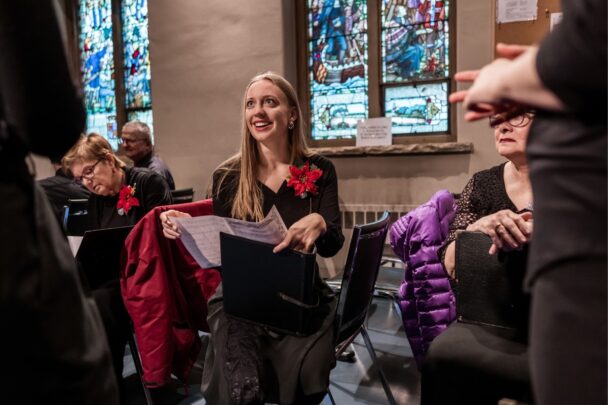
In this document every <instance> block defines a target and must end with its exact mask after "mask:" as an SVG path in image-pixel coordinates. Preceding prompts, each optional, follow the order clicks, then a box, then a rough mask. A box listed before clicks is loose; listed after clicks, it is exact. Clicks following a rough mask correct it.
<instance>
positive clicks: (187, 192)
mask: <svg viewBox="0 0 608 405" xmlns="http://www.w3.org/2000/svg"><path fill="white" fill-rule="evenodd" d="M171 198H172V199H173V204H183V203H189V202H192V201H193V200H194V189H193V188H180V189H179V190H171Z"/></svg>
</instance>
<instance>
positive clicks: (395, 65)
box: [382, 0, 449, 83]
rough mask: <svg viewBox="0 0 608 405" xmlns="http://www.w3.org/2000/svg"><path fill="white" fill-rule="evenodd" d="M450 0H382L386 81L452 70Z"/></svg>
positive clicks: (431, 76)
mask: <svg viewBox="0 0 608 405" xmlns="http://www.w3.org/2000/svg"><path fill="white" fill-rule="evenodd" d="M447 18H448V0H407V2H406V1H398V0H382V79H383V82H384V83H394V82H408V81H415V80H429V79H444V78H446V77H448V74H449V25H448V21H447Z"/></svg>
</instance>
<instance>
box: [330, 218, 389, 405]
mask: <svg viewBox="0 0 608 405" xmlns="http://www.w3.org/2000/svg"><path fill="white" fill-rule="evenodd" d="M389 219H390V218H389V214H388V212H384V214H383V215H382V217H381V218H380V219H379V220H378V221H376V222H373V223H369V224H366V225H355V227H354V228H353V236H352V238H351V241H350V247H349V250H348V256H347V258H346V266H345V267H344V274H343V276H342V285H341V287H340V299H339V301H338V307H337V310H336V319H335V328H336V330H335V332H336V333H335V335H336V351H335V354H336V357H338V356H339V355H340V354H341V353H342V352H343V351H344V350H345V349H346V348H347V347H348V345H350V344H351V343H352V341H353V340H354V339H355V338H356V337H357V336H358V335H359V334H361V336H362V337H363V340H364V342H365V347H366V348H367V351H368V352H369V355H370V356H371V358H372V364H373V365H374V366H375V367H376V368H377V370H378V374H379V375H380V381H381V382H382V387H383V388H384V392H385V393H386V397H387V399H388V402H389V404H395V398H394V397H393V393H392V392H391V389H390V387H389V385H388V382H387V380H386V377H385V375H384V372H383V371H382V369H381V368H380V366H379V365H378V364H377V358H376V351H375V350H374V346H373V345H372V342H371V340H370V338H369V335H368V333H367V329H366V328H365V325H364V322H365V319H366V318H367V312H368V310H369V306H370V304H371V301H372V298H373V296H374V286H375V284H376V278H377V277H378V270H379V268H380V260H381V259H382V252H383V249H384V241H385V239H386V233H387V231H388V225H389ZM328 395H329V398H330V400H331V402H332V403H333V404H335V402H334V399H333V397H332V396H331V392H328Z"/></svg>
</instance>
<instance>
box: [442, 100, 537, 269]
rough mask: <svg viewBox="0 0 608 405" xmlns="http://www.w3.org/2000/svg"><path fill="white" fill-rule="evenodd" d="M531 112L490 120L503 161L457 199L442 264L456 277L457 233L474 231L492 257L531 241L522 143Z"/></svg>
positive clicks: (529, 194) (475, 177)
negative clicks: (487, 240) (483, 239)
mask: <svg viewBox="0 0 608 405" xmlns="http://www.w3.org/2000/svg"><path fill="white" fill-rule="evenodd" d="M533 118H534V113H533V112H530V111H525V112H523V113H522V112H519V113H516V114H508V115H507V114H499V115H493V116H491V117H490V126H491V127H492V128H493V129H494V142H495V146H496V150H497V151H498V153H499V154H500V155H501V156H503V157H505V158H507V162H505V163H502V164H500V165H498V166H495V167H492V168H491V169H487V170H482V171H480V172H477V173H475V174H474V175H473V178H472V179H471V180H469V182H468V183H467V185H466V186H465V188H464V190H462V193H461V195H460V198H459V199H458V203H457V204H458V205H457V211H456V217H455V218H454V222H452V225H451V226H450V234H449V235H448V239H447V242H446V244H447V248H446V249H445V256H444V265H445V268H446V270H447V272H448V274H449V275H450V276H452V277H453V275H454V260H455V254H454V253H455V240H456V234H457V232H458V231H463V230H466V231H478V232H483V233H485V234H486V235H488V236H489V237H490V238H491V239H492V242H493V245H492V247H491V248H490V252H489V253H490V254H495V253H496V252H497V251H498V250H504V251H509V250H514V249H519V248H520V247H522V246H523V245H524V244H526V243H528V242H529V241H530V238H531V236H532V213H531V211H532V186H531V185H530V178H529V177H528V161H527V159H526V142H527V140H528V131H529V130H530V123H531V122H532V119H533Z"/></svg>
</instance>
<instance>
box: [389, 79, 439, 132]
mask: <svg viewBox="0 0 608 405" xmlns="http://www.w3.org/2000/svg"><path fill="white" fill-rule="evenodd" d="M448 90H449V89H448V81H443V82H438V83H429V84H418V85H405V86H397V87H387V88H385V93H384V113H385V116H386V117H391V118H392V124H393V125H392V132H393V135H416V134H424V133H447V131H448V122H449V114H448V107H449V103H448V94H449V93H448Z"/></svg>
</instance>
